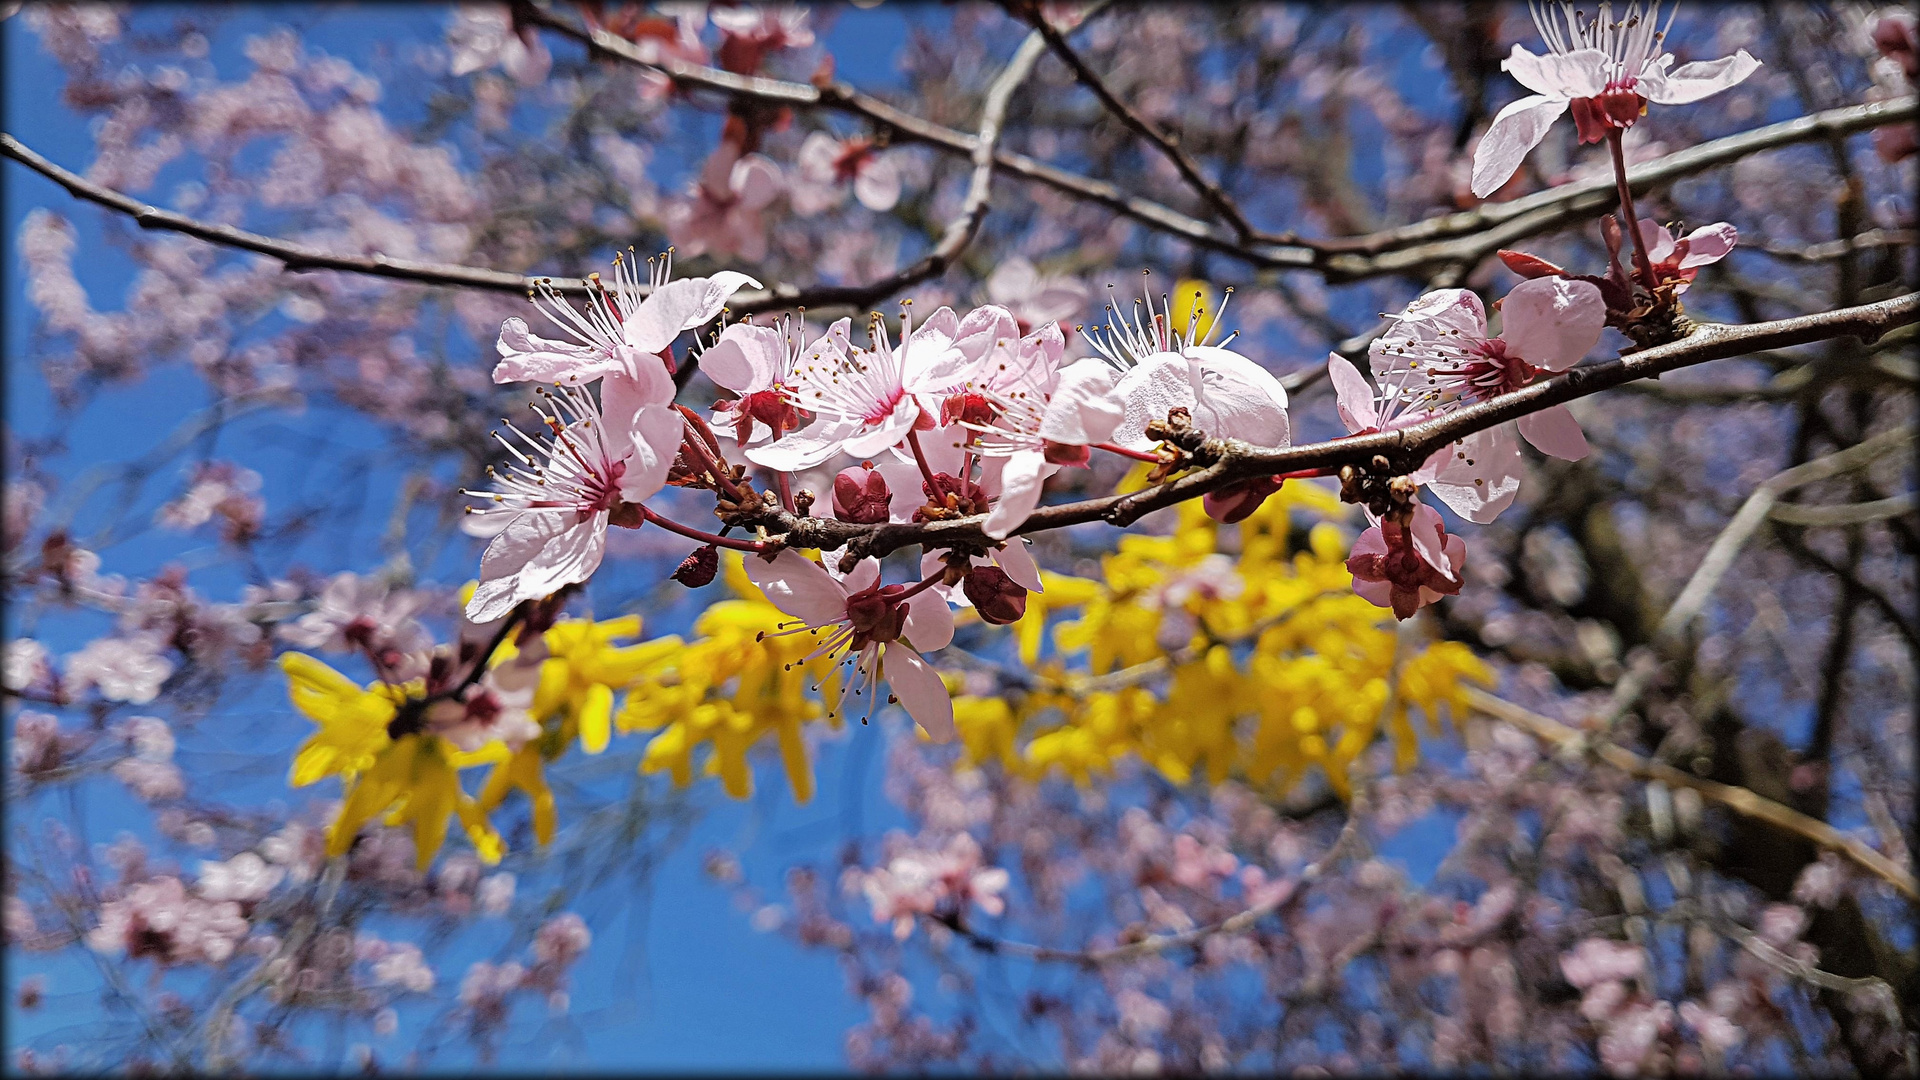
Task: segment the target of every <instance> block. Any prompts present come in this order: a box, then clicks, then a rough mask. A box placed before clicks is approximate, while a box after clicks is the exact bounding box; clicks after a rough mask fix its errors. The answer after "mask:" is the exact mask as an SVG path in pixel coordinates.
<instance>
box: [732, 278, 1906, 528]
mask: <svg viewBox="0 0 1920 1080" xmlns="http://www.w3.org/2000/svg"><path fill="white" fill-rule="evenodd" d="M1916 319H1920V293H1908V294H1907V295H1905V296H1899V297H1895V298H1893V299H1890V300H1882V301H1880V302H1879V303H1875V304H1865V305H1862V306H1859V307H1851V308H1841V309H1840V310H1838V311H1829V312H1821V313H1819V314H1814V315H1803V316H1799V317H1796V318H1792V319H1780V320H1776V321H1773V322H1763V323H1752V324H1747V325H1733V326H1729V325H1720V324H1703V325H1701V326H1698V327H1697V328H1695V330H1694V331H1693V332H1692V333H1691V334H1689V335H1687V336H1686V337H1685V338H1682V339H1681V340H1679V341H1676V342H1673V343H1671V344H1667V345H1661V346H1657V347H1655V348H1651V349H1646V350H1643V351H1641V352H1637V353H1634V354H1631V355H1629V356H1625V357H1622V358H1620V359H1618V360H1611V361H1607V362H1605V363H1600V364H1592V365H1587V366H1583V367H1577V368H1574V369H1573V370H1572V371H1569V372H1566V373H1565V374H1562V375H1558V376H1555V377H1554V378H1552V379H1548V380H1546V381H1544V382H1539V383H1535V384H1533V385H1532V386H1528V387H1524V388H1522V389H1520V390H1517V391H1514V392H1513V393H1511V394H1504V395H1501V396H1500V397H1497V398H1494V399H1493V400H1491V401H1486V402H1482V403H1480V404H1478V405H1472V406H1469V407H1467V408H1464V409H1460V410H1459V411H1457V412H1453V413H1450V414H1448V415H1446V416H1443V417H1438V418H1436V419H1433V420H1428V421H1425V422H1423V423H1419V424H1414V425H1411V426H1409V427H1405V428H1401V429H1398V430H1395V431H1387V432H1380V433H1377V434H1372V435H1361V436H1354V437H1350V438H1345V439H1334V440H1331V441H1328V442H1321V443H1311V444H1308V445H1304V446H1291V447H1257V446H1251V445H1248V444H1247V443H1243V442H1240V441H1238V440H1231V439H1228V440H1212V439H1209V440H1207V441H1206V442H1205V443H1204V444H1202V446H1201V448H1200V451H1199V454H1198V455H1197V458H1198V459H1199V461H1200V462H1201V466H1202V467H1200V468H1198V469H1196V470H1195V471H1193V472H1190V473H1188V474H1186V475H1185V476H1182V477H1180V478H1178V479H1176V480H1173V481H1170V482H1168V483H1165V484H1161V485H1158V486H1156V487H1151V488H1148V489H1146V490H1144V491H1137V492H1133V493H1131V494H1126V495H1110V496H1106V497H1103V498H1098V499H1087V500H1083V501H1081V502H1075V503H1067V504H1064V505H1060V506H1047V507H1041V508H1040V509H1038V510H1035V511H1034V512H1033V514H1032V515H1031V516H1030V517H1028V519H1027V521H1026V523H1025V524H1023V525H1022V526H1020V527H1019V528H1018V529H1016V530H1014V531H1015V532H1016V533H1020V534H1026V533H1035V532H1042V531H1045V530H1047V529H1058V528H1063V527H1065V526H1068V525H1079V524H1084V523H1087V522H1093V521H1105V522H1107V523H1108V524H1111V525H1117V526H1120V527H1123V528H1124V527H1125V526H1127V525H1131V524H1132V523H1133V522H1135V521H1137V520H1139V519H1140V518H1141V517H1142V516H1144V515H1146V514H1148V513H1151V512H1153V511H1155V510H1159V509H1162V508H1164V507H1168V506H1172V505H1174V504H1176V503H1180V502H1184V501H1185V500H1187V499H1191V498H1196V497H1198V496H1201V495H1204V494H1206V493H1207V492H1209V491H1213V490H1215V489H1217V488H1219V487H1221V486H1223V485H1225V484H1228V483H1231V482H1233V481H1235V480H1243V479H1248V478H1251V477H1255V476H1262V475H1272V474H1275V473H1284V472H1298V471H1302V470H1306V469H1335V468H1338V467H1339V466H1341V465H1365V464H1367V463H1368V462H1370V461H1372V460H1373V458H1374V457H1375V456H1376V455H1378V456H1384V457H1386V458H1387V460H1388V462H1389V465H1390V467H1391V469H1392V471H1394V472H1396V473H1399V474H1405V473H1409V472H1412V471H1414V470H1415V469H1416V468H1418V467H1419V465H1420V464H1421V463H1422V462H1424V461H1425V460H1426V458H1427V457H1428V456H1429V455H1431V454H1432V453H1433V452H1434V451H1435V450H1438V449H1440V448H1441V447H1442V446H1445V445H1447V444H1448V443H1451V442H1453V441H1455V440H1457V439H1460V438H1462V437H1464V436H1466V435H1470V434H1473V433H1474V432H1477V431H1482V430H1485V429H1486V428H1490V427H1492V426H1494V425H1495V424H1499V423H1504V422H1506V421H1509V420H1517V419H1519V418H1520V417H1522V416H1526V415H1528V414H1530V413H1535V412H1539V411H1540V410H1542V409H1545V408H1548V407H1550V406H1553V405H1560V404H1564V403H1566V402H1569V401H1573V400H1575V399H1577V398H1582V397H1586V396H1588V395H1591V394H1594V393H1598V392H1599V391H1601V390H1606V389H1610V388H1612V387H1616V386H1619V385H1621V384H1623V383H1627V382H1632V381H1634V380H1636V379H1646V378H1652V377H1655V376H1658V375H1660V374H1662V373H1664V372H1668V371H1676V370H1679V369H1680V368H1684V367H1691V366H1694V365H1696V364H1704V363H1708V362H1710V361H1713V360H1723V359H1726V358H1729V357H1734V356H1743V355H1745V354H1747V353H1750V352H1754V351H1757V350H1761V349H1774V348H1785V347H1788V346H1792V345H1804V344H1806V343H1807V342H1810V341H1822V340H1829V339H1832V338H1838V337H1843V336H1849V335H1851V336H1856V337H1861V338H1864V339H1872V338H1876V337H1878V336H1879V335H1880V334H1882V333H1884V332H1885V331H1887V330H1889V329H1891V328H1893V327H1895V326H1902V325H1905V324H1907V323H1910V322H1913V321H1915V320H1916ZM985 520H986V519H985V517H984V516H975V517H969V518H958V519H953V520H949V521H934V522H927V523H924V524H920V523H906V524H894V523H888V524H882V525H855V524H851V523H848V522H843V521H838V520H835V519H832V518H814V517H806V518H801V517H795V516H794V515H791V514H787V513H785V512H783V511H777V510H773V509H771V508H770V509H769V510H768V511H766V512H765V514H764V515H762V516H761V517H760V518H758V519H756V522H755V523H757V524H760V525H764V526H765V527H766V529H767V531H768V532H770V533H776V534H778V533H784V534H786V536H787V543H788V544H789V545H791V546H794V547H811V548H821V549H826V550H832V549H836V548H840V547H844V546H847V545H849V544H854V545H855V550H856V551H859V552H860V553H862V554H868V555H885V554H887V553H889V552H892V551H895V550H898V549H900V548H903V547H907V546H909V545H912V544H923V545H927V546H931V547H955V546H968V545H973V546H980V547H989V546H992V545H993V544H994V543H995V541H992V540H990V539H988V538H987V536H986V534H985V533H983V532H981V525H982V524H983V523H984V522H985Z"/></svg>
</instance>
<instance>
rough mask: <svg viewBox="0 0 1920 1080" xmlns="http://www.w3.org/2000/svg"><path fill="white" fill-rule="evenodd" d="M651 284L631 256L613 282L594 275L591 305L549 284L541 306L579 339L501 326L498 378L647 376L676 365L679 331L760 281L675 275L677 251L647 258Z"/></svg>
mask: <svg viewBox="0 0 1920 1080" xmlns="http://www.w3.org/2000/svg"><path fill="white" fill-rule="evenodd" d="M647 271H648V273H647V276H648V284H647V285H646V286H645V287H642V285H641V284H640V281H639V278H638V277H637V276H636V275H635V268H634V267H633V266H632V265H631V262H630V261H629V260H628V259H627V258H625V257H624V256H619V255H616V256H614V260H613V285H612V286H611V287H608V286H607V285H606V284H605V283H604V282H602V280H601V278H600V275H598V274H595V275H593V276H592V277H590V278H589V279H588V280H589V281H590V282H592V284H593V286H594V291H593V293H592V295H590V296H589V297H588V298H587V301H586V304H585V305H584V307H576V306H574V304H573V303H572V302H571V301H569V300H567V299H566V298H564V297H562V296H560V295H559V294H558V293H556V292H555V291H554V289H553V286H552V284H550V283H549V282H547V281H544V280H543V281H541V282H540V283H539V285H538V286H537V287H536V290H537V291H536V293H535V294H534V296H533V297H532V299H533V301H534V305H535V306H536V307H538V308H540V310H541V312H542V313H543V314H545V315H546V316H547V318H548V319H550V320H552V321H553V323H554V325H556V326H558V327H560V329H561V330H563V331H565V332H566V334H567V335H568V336H569V337H571V338H572V339H573V340H572V341H556V340H553V339H550V338H543V337H540V336H539V335H537V334H533V333H530V332H529V331H528V330H527V323H526V320H524V319H519V318H513V319H508V320H507V321H506V322H504V323H501V324H500V340H499V341H498V342H497V343H496V344H495V348H496V349H497V350H498V351H499V353H500V362H499V363H498V364H496V365H494V369H493V381H494V382H497V383H509V382H544V383H561V384H565V385H574V384H578V383H585V382H591V381H593V380H594V379H598V378H600V377H601V376H604V375H610V374H615V373H622V374H626V375H630V376H633V377H634V378H640V379H645V378H647V377H648V376H649V375H650V374H651V372H650V371H649V370H648V369H650V368H655V367H663V366H664V367H665V368H666V369H667V371H668V372H669V374H671V372H672V369H673V360H672V356H671V354H670V353H669V351H668V350H669V349H671V348H672V346H673V343H674V341H675V340H676V339H678V338H679V336H680V335H681V334H683V333H686V332H687V331H688V330H693V329H696V328H698V327H701V326H704V325H706V324H707V323H709V322H711V321H712V320H713V319H714V317H715V316H717V315H719V314H720V309H721V308H723V307H725V306H726V303H727V298H728V297H731V296H732V295H733V294H734V293H736V292H738V291H740V288H741V287H742V286H745V285H751V286H753V287H754V288H756V289H757V288H759V287H760V283H759V282H758V281H755V280H754V279H753V278H751V277H748V276H747V275H745V274H742V273H739V272H737V271H733V270H723V271H721V272H720V273H718V274H715V275H713V276H712V277H710V278H704V277H698V278H682V279H680V280H679V281H674V280H671V279H672V276H673V252H672V251H668V252H666V253H664V254H662V255H660V256H659V257H658V258H651V259H648V260H647Z"/></svg>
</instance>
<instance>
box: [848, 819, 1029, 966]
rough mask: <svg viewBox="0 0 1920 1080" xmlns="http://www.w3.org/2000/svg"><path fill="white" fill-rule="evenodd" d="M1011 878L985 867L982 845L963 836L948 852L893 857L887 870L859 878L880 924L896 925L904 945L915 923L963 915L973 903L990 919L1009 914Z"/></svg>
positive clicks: (950, 843)
mask: <svg viewBox="0 0 1920 1080" xmlns="http://www.w3.org/2000/svg"><path fill="white" fill-rule="evenodd" d="M1010 880H1011V879H1010V875H1009V874H1008V873H1007V871H1006V870H1005V869H1004V868H1002V867H997V866H993V867H989V866H983V865H982V864H981V851H980V843H979V841H977V840H975V839H974V838H973V837H972V836H971V835H969V834H967V833H959V834H957V835H955V836H954V837H953V839H951V840H949V841H948V842H947V845H946V847H945V848H944V849H939V850H934V851H921V850H913V851H906V852H903V853H901V854H899V855H896V856H894V857H893V858H892V859H891V860H890V861H889V862H888V863H887V865H886V866H885V867H882V868H878V869H875V870H871V871H868V872H867V873H865V874H864V875H862V877H861V879H860V889H861V891H862V892H863V893H865V894H866V897H867V902H868V904H869V905H870V906H871V908H872V911H873V919H874V921H875V922H880V923H891V924H893V936H894V937H895V938H898V939H900V940H905V939H906V938H907V937H908V936H909V935H911V934H912V933H913V924H914V922H915V920H916V919H917V918H918V917H920V916H923V915H935V914H938V913H941V912H942V911H943V910H944V911H947V912H951V913H952V914H955V915H958V914H959V913H960V910H961V909H962V908H964V907H965V905H966V904H968V903H969V902H971V903H972V904H974V905H975V906H977V907H978V908H979V909H980V910H982V911H984V912H986V913H987V914H988V915H999V914H1001V913H1003V912H1004V911H1006V907H1007V903H1006V900H1005V898H1004V897H1002V896H1001V894H1002V893H1003V892H1005V891H1006V888H1007V885H1008V883H1009V881H1010Z"/></svg>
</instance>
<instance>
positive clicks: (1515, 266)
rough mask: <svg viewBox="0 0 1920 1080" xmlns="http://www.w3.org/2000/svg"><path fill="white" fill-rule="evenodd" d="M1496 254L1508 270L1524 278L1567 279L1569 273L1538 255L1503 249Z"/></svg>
mask: <svg viewBox="0 0 1920 1080" xmlns="http://www.w3.org/2000/svg"><path fill="white" fill-rule="evenodd" d="M1496 254H1498V255H1499V256H1500V261H1501V262H1503V263H1506V264H1507V269H1509V270H1511V271H1513V272H1514V273H1516V274H1519V275H1520V276H1521V277H1523V278H1543V277H1566V276H1567V272H1566V271H1565V270H1562V269H1560V268H1559V267H1558V266H1555V265H1554V264H1552V263H1550V262H1548V261H1547V260H1545V259H1543V258H1541V257H1540V256H1538V255H1529V254H1527V253H1526V252H1524V251H1509V250H1508V249H1506V248H1501V249H1500V250H1499V251H1498V252H1497V253H1496Z"/></svg>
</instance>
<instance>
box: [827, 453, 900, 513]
mask: <svg viewBox="0 0 1920 1080" xmlns="http://www.w3.org/2000/svg"><path fill="white" fill-rule="evenodd" d="M892 504H893V491H892V489H890V488H888V487H887V478H886V477H884V476H882V475H880V473H879V472H877V471H875V470H874V468H873V462H871V461H867V462H862V463H861V464H859V465H855V466H854V467H853V468H851V469H842V470H840V475H838V476H836V477H834V478H833V516H834V517H837V518H839V519H840V520H841V521H851V522H853V523H854V524H856V525H878V524H880V523H882V522H884V521H886V520H887V508H888V507H889V506H891V505H892Z"/></svg>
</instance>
